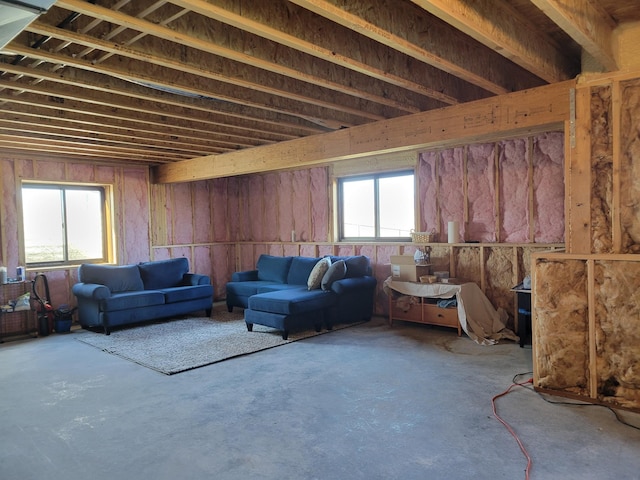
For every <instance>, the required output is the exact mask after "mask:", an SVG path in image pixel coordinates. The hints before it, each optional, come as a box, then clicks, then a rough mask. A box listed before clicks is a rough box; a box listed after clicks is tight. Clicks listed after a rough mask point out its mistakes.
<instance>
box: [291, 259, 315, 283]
mask: <svg viewBox="0 0 640 480" xmlns="http://www.w3.org/2000/svg"><path fill="white" fill-rule="evenodd" d="M316 263H318V259H317V258H315V257H293V260H292V261H291V267H290V268H289V275H288V276H287V283H289V284H291V285H306V284H307V280H309V275H310V274H311V270H313V267H315V266H316Z"/></svg>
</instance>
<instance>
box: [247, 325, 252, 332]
mask: <svg viewBox="0 0 640 480" xmlns="http://www.w3.org/2000/svg"><path fill="white" fill-rule="evenodd" d="M247 330H249V331H250V332H252V331H253V323H247Z"/></svg>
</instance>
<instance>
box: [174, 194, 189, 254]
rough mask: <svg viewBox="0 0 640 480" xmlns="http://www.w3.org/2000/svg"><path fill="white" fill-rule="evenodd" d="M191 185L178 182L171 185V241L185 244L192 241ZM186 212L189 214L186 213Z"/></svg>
mask: <svg viewBox="0 0 640 480" xmlns="http://www.w3.org/2000/svg"><path fill="white" fill-rule="evenodd" d="M191 188H192V187H191V185H190V184H188V183H178V184H175V185H172V186H171V194H172V195H171V203H172V208H171V211H172V212H173V218H172V220H173V226H174V228H173V243H177V244H187V243H191V242H193V214H192V211H193V206H192V204H193V202H192V201H191ZM187 212H188V213H189V215H187Z"/></svg>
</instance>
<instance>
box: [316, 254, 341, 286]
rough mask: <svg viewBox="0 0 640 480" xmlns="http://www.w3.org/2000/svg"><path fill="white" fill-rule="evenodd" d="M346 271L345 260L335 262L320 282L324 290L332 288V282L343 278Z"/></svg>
mask: <svg viewBox="0 0 640 480" xmlns="http://www.w3.org/2000/svg"><path fill="white" fill-rule="evenodd" d="M346 273H347V265H346V263H344V260H338V261H337V262H335V263H333V264H332V265H331V266H330V267H329V270H327V273H325V274H324V277H322V282H321V283H320V286H321V287H322V290H331V284H332V283H333V282H335V281H336V280H341V279H343V278H344V276H345V274H346Z"/></svg>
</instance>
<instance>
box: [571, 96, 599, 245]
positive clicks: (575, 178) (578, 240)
mask: <svg viewBox="0 0 640 480" xmlns="http://www.w3.org/2000/svg"><path fill="white" fill-rule="evenodd" d="M575 117H576V118H575V140H572V139H571V138H570V139H569V140H570V141H569V142H566V144H568V145H572V144H573V147H571V146H569V147H568V153H569V155H568V156H567V158H566V159H565V171H566V173H565V183H566V185H565V189H566V194H565V197H566V199H567V200H566V205H565V208H566V213H565V224H566V226H565V232H566V233H565V242H566V244H567V253H582V254H587V253H591V249H592V246H591V240H592V237H593V235H592V231H591V193H592V188H591V171H592V170H591V121H592V120H591V88H589V87H588V86H586V87H585V86H582V85H580V87H579V88H577V89H576V90H575Z"/></svg>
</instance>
